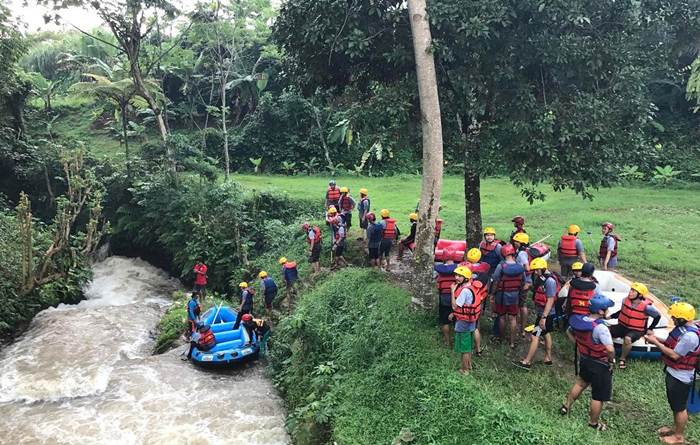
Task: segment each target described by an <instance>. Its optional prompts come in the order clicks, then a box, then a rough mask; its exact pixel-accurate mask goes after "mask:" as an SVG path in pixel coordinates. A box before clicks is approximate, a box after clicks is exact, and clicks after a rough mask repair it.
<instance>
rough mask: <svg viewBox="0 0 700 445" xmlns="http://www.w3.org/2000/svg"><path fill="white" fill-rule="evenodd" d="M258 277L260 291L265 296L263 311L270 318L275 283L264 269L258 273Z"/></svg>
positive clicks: (275, 292)
mask: <svg viewBox="0 0 700 445" xmlns="http://www.w3.org/2000/svg"><path fill="white" fill-rule="evenodd" d="M258 278H259V279H260V292H262V294H263V296H264V297H265V312H266V314H267V317H268V318H270V317H271V316H272V302H273V301H274V300H275V297H276V296H277V283H275V280H273V279H272V277H270V276H268V275H267V272H265V271H264V270H261V271H260V273H258Z"/></svg>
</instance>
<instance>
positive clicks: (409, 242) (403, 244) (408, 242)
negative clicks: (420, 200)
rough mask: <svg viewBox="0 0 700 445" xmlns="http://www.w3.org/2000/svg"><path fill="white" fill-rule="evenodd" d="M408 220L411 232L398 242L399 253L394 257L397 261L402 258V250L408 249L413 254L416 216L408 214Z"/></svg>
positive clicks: (416, 223)
mask: <svg viewBox="0 0 700 445" xmlns="http://www.w3.org/2000/svg"><path fill="white" fill-rule="evenodd" d="M408 220H409V221H410V222H411V230H410V232H409V233H408V236H407V237H406V238H404V239H402V240H401V241H399V253H398V255H397V256H396V259H397V260H398V261H401V258H403V252H404V250H406V249H408V250H410V251H411V252H413V249H414V248H415V247H416V226H417V225H418V214H417V213H410V214H409V215H408Z"/></svg>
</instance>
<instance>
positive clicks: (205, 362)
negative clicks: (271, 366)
mask: <svg viewBox="0 0 700 445" xmlns="http://www.w3.org/2000/svg"><path fill="white" fill-rule="evenodd" d="M236 316H237V312H236V311H235V310H233V309H231V308H230V307H228V306H215V307H212V308H211V309H209V310H208V311H206V312H205V313H204V314H203V315H202V317H201V322H202V323H205V324H208V325H210V326H211V330H212V331H213V332H214V337H215V338H216V345H215V346H214V347H213V348H212V349H210V350H209V351H200V350H199V349H197V348H194V350H193V351H192V362H193V363H195V364H197V365H202V366H222V365H229V364H234V363H239V362H242V361H246V360H255V359H257V358H258V354H259V352H260V345H259V342H258V339H257V338H256V335H255V333H253V334H252V335H253V338H249V337H248V331H247V330H246V329H245V328H244V327H243V323H241V324H240V326H238V329H236V330H234V329H233V325H234V324H235V322H236Z"/></svg>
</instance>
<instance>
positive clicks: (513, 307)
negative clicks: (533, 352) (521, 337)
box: [489, 244, 526, 349]
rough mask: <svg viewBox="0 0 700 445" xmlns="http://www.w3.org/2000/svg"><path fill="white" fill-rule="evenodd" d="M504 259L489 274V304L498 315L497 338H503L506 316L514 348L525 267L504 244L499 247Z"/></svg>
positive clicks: (508, 245) (510, 248)
mask: <svg viewBox="0 0 700 445" xmlns="http://www.w3.org/2000/svg"><path fill="white" fill-rule="evenodd" d="M501 255H503V257H504V260H503V262H502V263H500V264H499V265H498V266H496V270H495V271H494V272H493V275H492V276H491V280H492V284H491V293H490V299H489V301H490V304H491V308H493V311H494V313H495V314H496V315H498V325H499V334H500V337H499V338H501V339H502V338H503V337H504V335H505V332H506V329H505V328H506V318H507V319H508V326H509V329H510V335H509V343H510V347H511V349H514V348H515V336H516V333H517V332H518V331H517V321H516V319H517V317H518V313H519V312H520V311H519V306H518V301H519V299H520V293H521V292H522V289H523V286H524V285H525V273H526V271H525V268H524V267H523V266H522V264H519V263H518V262H516V261H515V249H514V248H513V246H512V245H510V244H506V245H505V246H503V248H502V249H501Z"/></svg>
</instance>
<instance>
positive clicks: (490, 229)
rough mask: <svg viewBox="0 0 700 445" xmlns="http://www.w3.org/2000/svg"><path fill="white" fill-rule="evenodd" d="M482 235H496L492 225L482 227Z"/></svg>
mask: <svg viewBox="0 0 700 445" xmlns="http://www.w3.org/2000/svg"><path fill="white" fill-rule="evenodd" d="M484 235H494V236H495V235H496V229H494V228H493V227H487V228H485V229H484Z"/></svg>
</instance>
